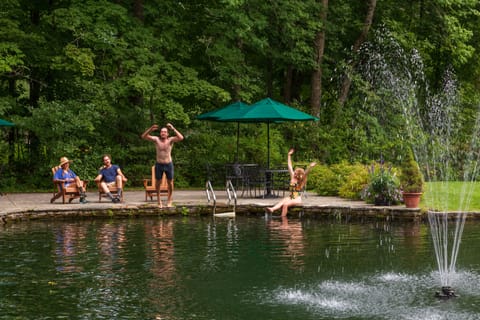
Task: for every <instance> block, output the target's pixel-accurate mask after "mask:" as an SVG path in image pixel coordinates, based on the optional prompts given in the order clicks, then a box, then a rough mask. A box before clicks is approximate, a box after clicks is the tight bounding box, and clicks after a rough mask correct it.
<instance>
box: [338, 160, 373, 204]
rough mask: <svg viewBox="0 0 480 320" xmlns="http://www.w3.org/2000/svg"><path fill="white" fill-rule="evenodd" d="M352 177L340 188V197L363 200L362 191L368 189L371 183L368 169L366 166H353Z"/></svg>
mask: <svg viewBox="0 0 480 320" xmlns="http://www.w3.org/2000/svg"><path fill="white" fill-rule="evenodd" d="M351 169H352V170H351V171H350V175H349V176H348V177H347V179H346V180H345V182H344V183H343V184H342V185H341V186H340V188H339V190H338V195H339V196H340V197H342V198H346V199H352V200H361V198H362V191H363V190H364V189H365V188H366V186H367V185H368V181H369V175H368V169H367V167H366V166H365V165H362V164H354V165H351Z"/></svg>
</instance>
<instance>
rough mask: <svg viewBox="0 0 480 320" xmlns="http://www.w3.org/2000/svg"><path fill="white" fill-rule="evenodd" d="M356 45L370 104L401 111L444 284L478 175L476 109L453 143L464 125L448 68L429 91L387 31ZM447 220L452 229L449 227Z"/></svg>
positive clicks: (418, 67) (418, 65)
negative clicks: (454, 191)
mask: <svg viewBox="0 0 480 320" xmlns="http://www.w3.org/2000/svg"><path fill="white" fill-rule="evenodd" d="M362 50H363V54H364V56H365V57H364V58H363V59H362V60H363V61H364V62H363V64H362V66H361V67H360V71H361V73H362V75H363V77H364V79H365V80H366V81H367V82H368V83H369V84H370V86H371V87H372V88H373V90H374V91H375V93H376V94H377V95H378V96H379V97H380V99H378V100H379V101H381V102H374V104H375V103H377V104H379V103H380V104H381V105H380V108H378V109H379V110H380V109H383V110H385V109H386V108H387V105H388V108H391V109H392V108H393V109H394V110H395V109H398V111H399V112H401V113H402V114H403V118H404V121H405V127H404V129H405V131H406V132H407V135H408V138H409V139H411V140H412V141H414V142H415V144H414V145H413V146H412V149H413V151H414V155H415V158H416V160H417V162H418V164H419V166H420V169H421V170H422V171H423V174H424V177H425V180H426V181H427V182H430V184H429V187H430V188H429V189H428V197H427V198H426V199H425V202H426V204H427V206H428V208H430V211H429V213H428V218H429V223H430V228H431V234H432V240H433V244H434V249H435V256H436V260H437V264H438V270H439V277H440V283H441V285H442V286H449V285H450V282H451V281H450V279H451V277H452V275H453V274H454V273H455V265H456V261H457V257H458V253H459V248H460V243H461V238H462V233H463V229H464V224H465V220H466V216H467V211H468V210H469V207H470V203H471V199H472V195H473V183H472V182H473V181H475V180H476V177H477V175H478V174H479V172H478V168H479V162H480V159H479V157H480V146H479V142H478V139H476V137H477V136H478V135H479V133H480V130H479V128H480V120H479V118H478V115H479V114H480V113H479V112H477V115H476V119H474V121H473V122H474V123H473V124H472V128H473V129H472V130H471V131H470V137H471V138H470V141H464V142H460V143H459V137H461V136H465V129H464V128H462V121H461V119H460V118H459V117H460V115H461V113H460V112H459V110H458V108H459V102H458V93H457V83H456V78H455V75H454V73H453V72H452V71H451V70H447V71H446V72H445V74H444V79H443V83H442V86H441V88H440V89H438V90H437V91H436V92H435V93H432V92H431V91H432V90H431V89H430V88H429V85H428V83H427V80H426V77H425V74H424V66H423V62H422V59H421V57H420V55H419V53H418V52H417V51H416V50H413V51H412V53H410V54H408V53H407V52H405V50H404V49H403V48H402V47H401V46H400V45H399V44H398V42H396V41H395V40H394V38H393V37H392V36H391V35H390V34H389V32H388V30H380V31H379V32H378V33H377V34H376V37H375V40H374V41H373V42H369V43H367V44H366V45H365V46H364V48H363V49H362ZM370 103H371V102H370ZM461 130H462V132H461ZM458 146H461V147H458ZM454 181H457V182H458V181H461V182H462V185H461V192H460V193H459V195H458V197H459V199H453V198H452V196H451V195H450V194H449V193H448V192H446V191H448V190H451V189H449V188H450V187H451V186H450V185H449V184H450V183H451V182H454ZM452 201H453V203H457V202H458V206H459V207H458V209H457V210H456V212H455V213H451V212H450V213H449V210H451V209H450V207H451V203H452ZM452 220H454V221H455V223H454V227H455V228H454V230H453V232H451V231H450V232H449V230H448V228H449V226H451V225H452Z"/></svg>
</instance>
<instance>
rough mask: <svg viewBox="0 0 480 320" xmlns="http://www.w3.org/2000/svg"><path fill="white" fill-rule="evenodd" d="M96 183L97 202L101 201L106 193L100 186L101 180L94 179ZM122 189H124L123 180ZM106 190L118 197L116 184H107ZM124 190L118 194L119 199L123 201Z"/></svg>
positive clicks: (105, 196)
mask: <svg viewBox="0 0 480 320" xmlns="http://www.w3.org/2000/svg"><path fill="white" fill-rule="evenodd" d="M95 182H96V183H97V188H98V202H102V198H107V194H106V193H105V192H103V189H102V186H101V185H100V184H101V183H102V182H101V181H95ZM123 183H124V184H123V191H125V180H124V181H123ZM108 191H110V193H111V194H112V196H113V197H114V198H115V197H118V188H117V186H115V185H114V186H108ZM124 193H125V192H122V194H121V196H120V201H121V202H123V194H124Z"/></svg>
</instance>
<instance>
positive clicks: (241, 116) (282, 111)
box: [216, 98, 319, 169]
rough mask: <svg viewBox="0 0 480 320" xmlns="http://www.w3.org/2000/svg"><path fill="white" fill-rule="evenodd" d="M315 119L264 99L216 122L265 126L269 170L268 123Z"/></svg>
mask: <svg viewBox="0 0 480 320" xmlns="http://www.w3.org/2000/svg"><path fill="white" fill-rule="evenodd" d="M318 120H319V119H318V118H317V117H314V116H311V115H309V114H308V113H305V112H302V111H300V110H297V109H295V108H292V107H289V106H287V105H285V104H283V103H280V102H278V101H275V100H272V99H270V98H266V99H263V100H260V101H258V102H256V103H254V104H252V105H251V106H250V107H248V108H244V109H243V110H241V111H238V112H235V113H233V112H232V113H230V114H225V115H222V116H221V117H220V118H218V119H216V121H222V122H246V123H266V124H267V150H268V154H267V169H269V168H270V123H281V122H286V121H318Z"/></svg>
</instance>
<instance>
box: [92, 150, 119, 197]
mask: <svg viewBox="0 0 480 320" xmlns="http://www.w3.org/2000/svg"><path fill="white" fill-rule="evenodd" d="M102 160H103V167H101V168H100V171H99V172H98V176H97V177H96V178H95V182H96V183H97V184H99V186H100V188H101V189H102V191H103V192H104V193H105V194H106V195H107V197H109V198H110V200H112V202H113V203H118V202H120V201H121V199H122V187H123V183H124V182H125V181H127V178H126V177H125V176H124V175H123V172H122V170H120V167H119V166H117V165H116V164H112V160H111V157H110V155H108V154H106V155H104V156H103V157H102ZM111 186H116V187H117V190H118V192H117V196H116V197H114V196H113V195H112V193H111V192H110V189H109V187H111Z"/></svg>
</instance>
